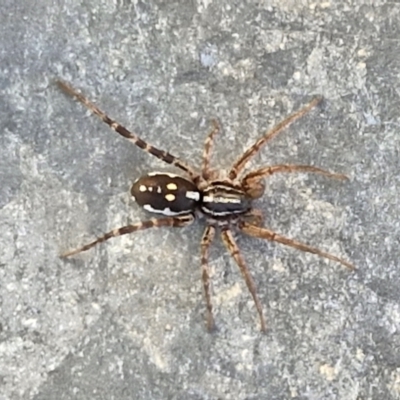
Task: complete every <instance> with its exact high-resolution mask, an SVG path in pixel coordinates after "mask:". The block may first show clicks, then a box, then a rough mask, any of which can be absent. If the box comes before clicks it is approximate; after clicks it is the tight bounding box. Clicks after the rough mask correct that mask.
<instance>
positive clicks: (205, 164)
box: [201, 119, 221, 179]
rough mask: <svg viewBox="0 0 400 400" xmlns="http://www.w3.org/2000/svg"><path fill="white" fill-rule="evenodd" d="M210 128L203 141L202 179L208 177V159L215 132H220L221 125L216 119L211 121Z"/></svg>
mask: <svg viewBox="0 0 400 400" xmlns="http://www.w3.org/2000/svg"><path fill="white" fill-rule="evenodd" d="M211 122H212V125H213V127H212V130H211V131H210V133H209V134H208V135H207V138H206V140H205V142H204V151H203V165H202V168H201V173H202V176H203V178H204V179H209V178H210V159H211V152H212V148H213V145H214V138H215V135H216V134H217V133H219V132H220V130H221V127H220V125H219V123H218V121H217V120H216V119H213V120H212V121H211Z"/></svg>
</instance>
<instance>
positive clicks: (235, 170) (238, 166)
mask: <svg viewBox="0 0 400 400" xmlns="http://www.w3.org/2000/svg"><path fill="white" fill-rule="evenodd" d="M321 101H322V97H315V98H314V99H313V100H311V101H310V103H308V104H307V105H306V106H305V107H303V108H301V109H300V110H299V111H296V112H295V113H293V114H291V115H289V116H288V117H287V118H285V119H284V120H283V121H281V122H279V123H278V124H277V125H275V126H274V127H273V128H272V129H271V130H269V131H268V132H267V133H266V134H265V135H264V136H263V137H262V138H260V139H259V140H258V141H257V142H256V143H254V144H253V146H251V147H250V148H249V149H247V150H246V151H245V152H244V153H243V155H242V156H241V157H240V158H239V159H238V160H237V161H236V162H235V163H234V164H233V166H232V168H231V170H230V172H229V178H230V179H235V178H236V177H237V176H238V174H239V173H240V172H241V171H242V170H243V168H244V166H245V165H246V164H247V163H248V161H249V160H250V158H251V157H253V156H254V155H255V154H257V153H258V152H259V151H260V149H261V147H262V146H264V145H265V144H266V143H267V142H268V141H270V140H271V139H273V138H274V137H275V136H277V135H278V134H279V133H280V132H281V131H282V130H283V129H284V128H286V127H287V126H289V125H290V124H291V123H293V122H294V121H296V120H298V119H299V118H301V117H302V116H304V115H305V114H307V113H308V112H309V111H311V110H312V109H313V108H314V107H315V106H317V105H318V104H319V103H320V102H321Z"/></svg>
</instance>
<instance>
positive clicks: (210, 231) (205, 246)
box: [201, 225, 215, 332]
mask: <svg viewBox="0 0 400 400" xmlns="http://www.w3.org/2000/svg"><path fill="white" fill-rule="evenodd" d="M214 236H215V228H214V227H213V226H211V225H209V226H207V228H206V229H205V230H204V234H203V237H202V238H201V277H202V280H203V287H204V295H205V298H206V305H207V330H208V331H209V332H211V331H213V330H214V327H215V323H214V315H213V309H212V303H211V290H210V289H211V288H210V283H211V282H210V266H209V264H208V250H209V248H210V245H211V243H212V241H213V240H214Z"/></svg>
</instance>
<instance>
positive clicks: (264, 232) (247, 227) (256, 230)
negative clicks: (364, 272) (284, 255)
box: [239, 221, 355, 270]
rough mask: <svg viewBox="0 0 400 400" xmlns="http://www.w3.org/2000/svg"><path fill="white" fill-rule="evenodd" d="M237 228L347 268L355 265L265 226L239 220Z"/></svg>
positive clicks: (352, 268) (250, 234)
mask: <svg viewBox="0 0 400 400" xmlns="http://www.w3.org/2000/svg"><path fill="white" fill-rule="evenodd" d="M239 228H240V229H241V230H242V231H243V232H244V233H246V234H247V235H249V236H253V237H257V238H259V239H267V240H270V241H272V242H278V243H282V244H285V245H286V246H290V247H294V248H295V249H298V250H301V251H305V252H307V253H312V254H316V255H318V256H320V257H324V258H328V259H329V260H332V261H336V262H338V263H340V264H342V265H344V266H346V267H347V268H349V269H351V270H354V269H355V266H354V265H353V264H350V263H349V262H347V261H345V260H343V259H341V258H339V257H336V256H334V255H333V254H330V253H326V252H325V251H322V250H319V249H317V248H315V247H311V246H308V245H307V244H304V243H301V242H298V241H297V240H293V239H289V238H287V237H285V236H282V235H279V234H278V233H275V232H273V231H270V230H269V229H266V228H261V227H258V226H255V225H252V224H249V223H247V222H245V221H241V222H240V224H239Z"/></svg>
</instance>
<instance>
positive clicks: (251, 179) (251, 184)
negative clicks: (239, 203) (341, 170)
mask: <svg viewBox="0 0 400 400" xmlns="http://www.w3.org/2000/svg"><path fill="white" fill-rule="evenodd" d="M277 172H311V173H314V174H320V175H324V176H326V177H328V178H334V179H339V180H345V179H348V178H347V176H346V175H343V174H338V173H336V172H330V171H326V170H324V169H321V168H318V167H313V166H311V165H290V164H283V165H272V166H269V167H264V168H260V169H257V170H255V171H251V172H249V173H248V174H247V175H245V176H244V178H243V179H242V188H243V190H244V191H245V192H246V194H247V195H248V196H250V197H251V198H252V199H258V198H259V197H261V196H262V195H263V194H264V191H265V183H264V178H265V177H266V176H270V175H273V174H275V173H277Z"/></svg>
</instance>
